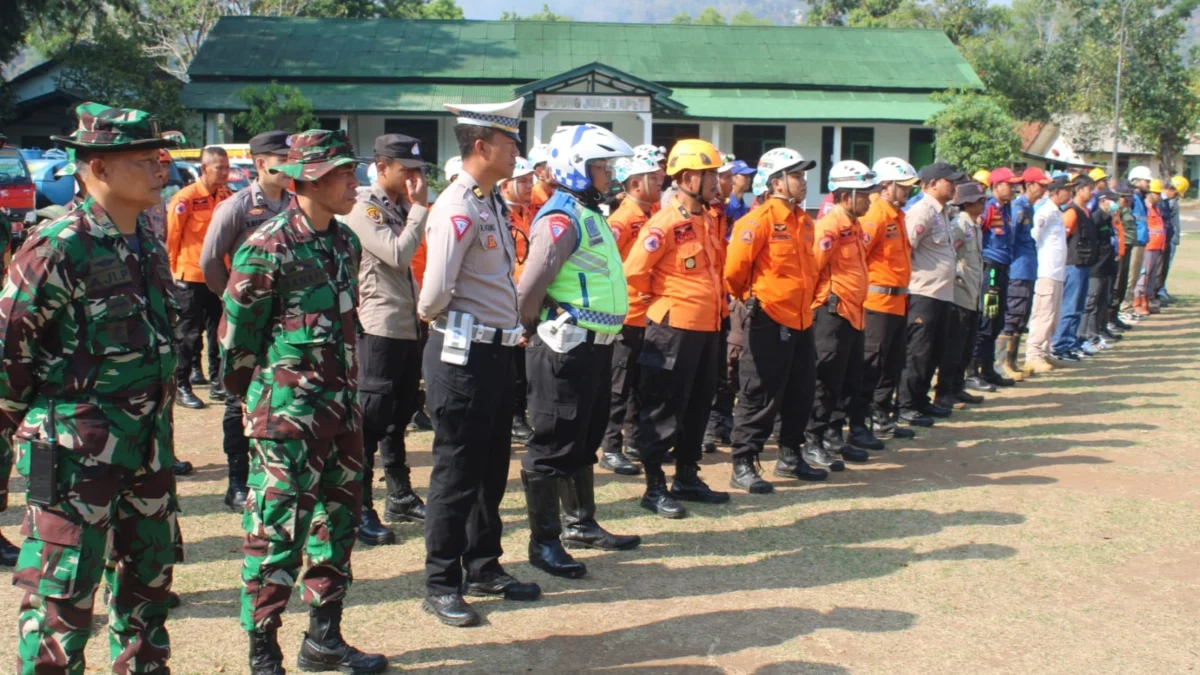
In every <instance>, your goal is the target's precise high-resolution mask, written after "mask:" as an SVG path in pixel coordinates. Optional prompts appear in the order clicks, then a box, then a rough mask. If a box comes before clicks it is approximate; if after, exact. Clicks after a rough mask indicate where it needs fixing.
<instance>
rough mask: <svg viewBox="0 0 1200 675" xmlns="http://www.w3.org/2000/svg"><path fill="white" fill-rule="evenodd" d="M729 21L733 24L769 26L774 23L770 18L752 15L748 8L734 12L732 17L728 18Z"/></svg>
mask: <svg viewBox="0 0 1200 675" xmlns="http://www.w3.org/2000/svg"><path fill="white" fill-rule="evenodd" d="M729 23H730V25H733V26H771V25H774V24H775V22H774V21H771V20H770V19H760V18H758V17H756V16H754V15H753V14H751V13H750V10H748V9H743V10H742V11H740V12H738V13H737V14H734V15H733V18H732V19H730V20H729Z"/></svg>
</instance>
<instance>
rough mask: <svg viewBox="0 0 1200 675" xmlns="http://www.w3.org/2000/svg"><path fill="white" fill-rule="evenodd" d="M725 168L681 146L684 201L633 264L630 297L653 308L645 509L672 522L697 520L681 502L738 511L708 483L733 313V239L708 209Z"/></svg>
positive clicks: (709, 151)
mask: <svg viewBox="0 0 1200 675" xmlns="http://www.w3.org/2000/svg"><path fill="white" fill-rule="evenodd" d="M720 167H721V155H720V153H718V152H717V149H716V148H715V147H714V146H713V145H712V144H711V143H709V142H707V141H701V140H693V139H687V140H682V141H679V142H678V143H676V144H675V147H673V148H671V154H670V157H669V159H668V160H667V173H668V174H669V175H670V176H672V177H673V178H675V180H676V185H675V189H676V193H675V196H673V197H672V198H671V200H670V202H669V203H668V204H667V205H666V206H664V207H663V208H662V210H661V211H659V212H658V213H657V214H655V215H654V217H653V218H651V219H650V220H649V221H648V222H647V223H646V225H645V226H644V227H642V231H641V232H640V233H638V240H637V242H636V243H635V244H634V245H633V248H632V249H630V252H629V257H627V258H626V259H625V277H626V280H627V281H628V283H629V288H630V292H631V293H637V294H638V295H639V299H642V298H644V299H642V300H641V301H642V302H646V303H648V307H647V311H646V319H647V321H646V334H645V341H644V342H643V343H642V352H641V355H640V356H639V357H638V367H639V368H640V370H641V372H640V373H639V381H638V391H639V394H640V396H641V401H640V406H641V408H640V410H639V411H638V424H637V430H636V432H635V434H634V439H635V443H636V445H637V448H638V451H639V452H640V453H641V456H642V466H643V468H644V469H645V471H646V492H645V494H644V495H643V496H642V500H641V505H642V507H643V508H646V509H648V510H650V511H653V512H655V513H657V514H658V515H660V516H662V517H664V518H683V517H685V516H686V515H687V510H686V509H684V507H683V505H681V504H680V503H679V501H678V500H681V499H682V500H687V501H696V502H703V503H708V504H723V503H725V502H728V501H729V493H728V492H717V491H714V490H712V489H711V488H709V487H708V485H707V484H705V482H704V481H703V480H701V478H700V473H699V471H700V466H699V461H700V455H701V442H702V441H703V438H704V428H705V426H706V425H707V424H708V412H709V409H710V408H711V407H712V401H713V394H714V393H715V392H716V387H717V368H718V367H719V365H718V364H720V362H721V359H720V355H719V354H718V350H719V349H720V347H721V339H720V337H721V334H720V331H721V320H722V319H723V318H724V317H725V316H726V314H727V313H728V311H729V307H728V305H727V304H726V302H725V292H724V283H723V281H722V279H721V277H722V273H723V269H724V266H725V253H724V248H725V240H724V236H723V235H724V233H723V232H721V231H720V229H719V228H718V224H717V220H716V218H714V217H713V214H712V212H711V211H710V210H709V209H708V203H709V202H711V201H712V200H713V199H714V198H716V196H717V194H718V190H719V186H718V181H717V169H718V168H720ZM672 448H674V454H675V481H674V483H673V484H672V486H671V490H670V491H669V492H668V491H667V479H666V476H665V474H664V473H663V470H662V463H663V461H664V459H665V458H666V456H667V452H668V451H669V450H671V449H672Z"/></svg>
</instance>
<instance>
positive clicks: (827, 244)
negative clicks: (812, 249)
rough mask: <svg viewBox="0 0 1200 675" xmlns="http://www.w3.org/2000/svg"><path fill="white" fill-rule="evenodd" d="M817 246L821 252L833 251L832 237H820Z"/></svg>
mask: <svg viewBox="0 0 1200 675" xmlns="http://www.w3.org/2000/svg"><path fill="white" fill-rule="evenodd" d="M818 244H819V245H820V247H821V250H822V251H829V250H832V249H833V235H829V234H827V235H825V236H824V237H821V241H820V242H818Z"/></svg>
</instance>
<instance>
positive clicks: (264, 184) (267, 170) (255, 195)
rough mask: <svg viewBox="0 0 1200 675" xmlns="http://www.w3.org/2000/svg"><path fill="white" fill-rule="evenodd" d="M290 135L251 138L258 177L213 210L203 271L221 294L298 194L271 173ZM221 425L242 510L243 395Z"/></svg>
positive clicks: (246, 456) (234, 499) (231, 403)
mask: <svg viewBox="0 0 1200 675" xmlns="http://www.w3.org/2000/svg"><path fill="white" fill-rule="evenodd" d="M287 139H288V133H287V132H286V131H268V132H266V133H262V134H259V135H257V136H255V137H254V138H251V139H250V156H251V157H252V158H253V159H254V165H255V168H256V169H257V170H258V178H257V179H256V180H255V181H254V182H253V183H251V184H250V187H249V188H247V189H245V190H241V191H239V192H238V193H237V194H235V195H234V196H233V197H231V198H229V199H227V200H225V201H223V202H221V204H220V205H219V206H218V207H217V209H216V211H214V212H213V218H212V222H211V223H209V225H208V232H207V233H206V234H205V235H204V247H203V248H202V249H201V251H200V269H201V270H202V271H203V273H204V283H205V284H207V285H208V290H210V291H212V292H213V293H214V294H215V295H216V296H217V297H221V296H223V295H225V286H226V285H227V284H228V283H229V268H228V267H226V265H227V264H228V262H227V261H229V260H231V259H232V258H233V254H234V253H236V252H237V250H238V249H239V248H241V246H242V244H244V243H246V238H247V237H249V236H250V234H251V233H253V232H254V231H255V230H257V229H258V228H259V226H260V225H262V224H263V223H265V222H267V221H268V220H270V219H271V218H274V217H275V216H277V215H279V214H280V213H282V212H283V210H284V209H286V208H287V207H288V205H289V204H290V203H291V201H292V199H294V198H295V196H294V195H293V194H292V192H291V190H289V189H288V186H290V185H291V183H292V179H291V178H290V177H289V176H288V175H287V174H283V173H271V169H272V168H273V167H276V166H279V165H280V164H283V163H285V162H286V161H287V154H288V146H287ZM214 383H219V380H214ZM221 428H222V431H223V432H224V438H225V441H224V449H225V460H226V461H227V462H228V463H229V487H228V488H227V489H226V490H225V506H228V507H229V508H230V509H231V510H233V511H241V510H242V509H243V508H245V506H246V491H247V489H248V488H247V485H246V479H247V477H248V476H249V471H250V441H249V440H247V439H246V435H245V433H244V432H243V430H242V399H240V398H238V397H237V396H229V397H227V398H226V399H225V416H224V417H223V418H221Z"/></svg>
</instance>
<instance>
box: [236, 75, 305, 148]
mask: <svg viewBox="0 0 1200 675" xmlns="http://www.w3.org/2000/svg"><path fill="white" fill-rule="evenodd" d="M237 97H238V98H240V99H241V100H242V102H244V103H246V104H247V105H248V106H250V109H249V110H247V111H245V112H240V113H238V114H236V115H234V116H233V123H234V124H236V125H237V126H239V127H241V128H242V129H244V130H245V131H246V133H248V134H250V135H257V134H261V133H264V132H267V131H271V130H273V129H279V128H281V126H283V125H287V126H290V127H291V130H292V131H296V132H300V131H308V130H309V129H314V128H316V126H317V117H316V115H314V114H313V106H312V102H311V101H309V100H308V99H307V98H305V97H304V94H302V93H300V90H299V89H297V88H296V87H293V86H291V85H286V84H279V83H278V82H276V81H274V80H272V81H271V83H270V84H268V85H266V86H265V87H246V88H244V89H241V90H239V91H238V93H237ZM289 119H290V120H294V121H293V122H292V123H291V124H290V125H288V124H287V122H286V120H289Z"/></svg>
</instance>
